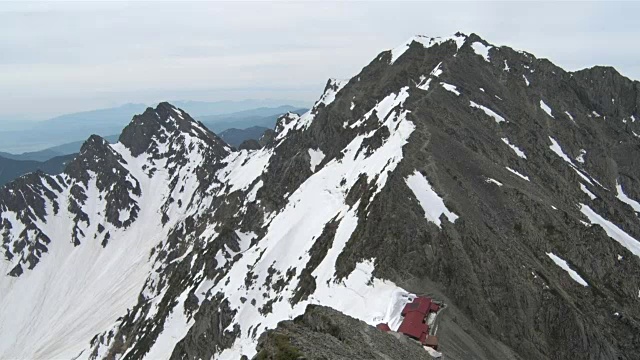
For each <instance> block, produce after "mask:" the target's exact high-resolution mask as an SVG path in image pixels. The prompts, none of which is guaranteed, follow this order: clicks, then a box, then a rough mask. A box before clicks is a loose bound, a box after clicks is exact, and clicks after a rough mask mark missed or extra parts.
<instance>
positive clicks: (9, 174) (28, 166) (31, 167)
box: [0, 154, 76, 186]
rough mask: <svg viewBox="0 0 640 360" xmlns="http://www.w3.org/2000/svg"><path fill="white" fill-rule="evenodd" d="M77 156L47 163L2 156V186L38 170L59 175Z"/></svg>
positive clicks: (0, 174)
mask: <svg viewBox="0 0 640 360" xmlns="http://www.w3.org/2000/svg"><path fill="white" fill-rule="evenodd" d="M75 156H76V154H69V155H63V156H56V157H54V158H51V159H49V160H47V161H33V160H14V159H7V158H5V157H2V156H0V186H2V185H4V184H6V183H8V182H9V181H11V180H14V179H16V178H18V177H20V176H22V175H24V174H27V173H30V172H34V171H38V170H40V171H42V172H45V173H47V174H51V175H55V174H59V173H61V172H62V171H63V170H64V168H65V166H66V165H67V163H68V162H69V161H71V160H73V158H74V157H75Z"/></svg>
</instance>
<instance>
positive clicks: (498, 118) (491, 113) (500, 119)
mask: <svg viewBox="0 0 640 360" xmlns="http://www.w3.org/2000/svg"><path fill="white" fill-rule="evenodd" d="M469 106H471V107H473V108H476V109H480V110H482V111H484V113H485V114H487V115H489V116H491V117H492V118H493V119H494V120H495V121H496V122H497V123H498V124H499V123H501V122H505V121H506V120H505V119H504V118H503V117H502V116H500V115H498V114H496V112H495V111H493V110H491V109H489V108H488V107H486V106H482V105H480V104H476V103H475V102H473V101H469Z"/></svg>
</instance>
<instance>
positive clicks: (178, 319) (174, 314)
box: [144, 288, 195, 359]
mask: <svg viewBox="0 0 640 360" xmlns="http://www.w3.org/2000/svg"><path fill="white" fill-rule="evenodd" d="M190 290H191V289H190V288H188V289H187V290H185V291H184V292H183V293H182V294H181V295H180V297H178V303H177V304H176V305H175V306H174V307H173V309H172V310H171V313H170V314H169V316H168V317H167V319H166V320H165V322H164V326H163V329H162V332H161V333H160V335H158V338H157V339H156V341H155V342H154V343H153V346H151V348H150V349H149V352H148V353H146V354H145V356H144V357H145V358H146V359H163V358H166V356H167V355H169V354H171V352H172V351H173V348H174V347H175V346H176V344H177V343H178V341H180V340H182V338H184V337H185V335H187V332H188V331H189V328H191V325H192V324H193V323H194V322H195V321H194V320H193V319H187V316H186V315H185V313H184V302H185V300H187V296H188V295H189V291H190Z"/></svg>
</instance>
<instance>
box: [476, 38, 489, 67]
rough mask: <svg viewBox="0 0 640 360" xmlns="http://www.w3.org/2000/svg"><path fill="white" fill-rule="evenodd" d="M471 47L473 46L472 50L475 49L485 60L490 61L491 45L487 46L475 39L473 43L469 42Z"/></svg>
mask: <svg viewBox="0 0 640 360" xmlns="http://www.w3.org/2000/svg"><path fill="white" fill-rule="evenodd" d="M471 47H472V48H473V51H475V53H476V54H478V55H480V56H482V57H483V58H484V60H485V61H487V62H490V60H489V50H490V49H491V48H492V46H487V45H484V44H483V43H481V42H479V41H476V42H474V43H473V44H471Z"/></svg>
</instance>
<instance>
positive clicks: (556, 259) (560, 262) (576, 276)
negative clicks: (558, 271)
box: [547, 252, 589, 286]
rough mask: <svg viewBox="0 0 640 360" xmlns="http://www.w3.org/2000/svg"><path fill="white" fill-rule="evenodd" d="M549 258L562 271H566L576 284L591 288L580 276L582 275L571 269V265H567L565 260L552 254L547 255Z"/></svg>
mask: <svg viewBox="0 0 640 360" xmlns="http://www.w3.org/2000/svg"><path fill="white" fill-rule="evenodd" d="M547 256H549V257H550V258H551V260H553V262H554V263H556V265H558V266H560V267H561V268H562V270H564V271H566V272H567V273H568V274H569V276H571V278H572V279H573V280H574V281H575V282H577V283H578V284H580V285H582V286H589V284H588V283H587V282H586V281H585V280H584V279H583V278H582V276H580V274H578V273H577V272H576V271H575V270H573V269H572V268H571V267H569V264H567V262H566V261H565V260H563V259H562V258H560V257H559V256H558V255H556V254H554V253H550V252H548V253H547Z"/></svg>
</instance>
